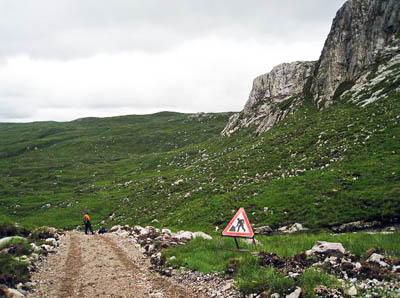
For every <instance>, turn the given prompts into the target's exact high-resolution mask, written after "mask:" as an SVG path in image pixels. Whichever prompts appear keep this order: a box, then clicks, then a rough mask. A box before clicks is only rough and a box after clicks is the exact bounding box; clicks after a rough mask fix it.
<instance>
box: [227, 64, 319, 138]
mask: <svg viewBox="0 0 400 298" xmlns="http://www.w3.org/2000/svg"><path fill="white" fill-rule="evenodd" d="M314 65H315V62H293V63H283V64H280V65H278V66H275V67H274V68H273V69H272V71H271V72H270V73H266V74H263V75H261V76H259V77H257V78H255V79H254V81H253V88H252V90H251V92H250V95H249V99H248V100H247V103H246V105H245V107H244V109H243V111H242V112H241V113H237V114H234V115H232V117H231V118H230V119H229V123H228V125H227V126H226V127H225V129H224V130H223V132H222V134H224V135H231V134H232V133H234V132H235V131H236V130H238V129H239V128H241V127H248V126H250V125H256V126H257V132H258V133H262V132H264V131H266V130H268V129H270V128H271V127H272V126H273V125H274V124H275V123H277V122H279V121H280V120H282V119H283V118H285V117H286V115H287V114H289V113H290V112H291V111H293V110H294V109H295V107H296V105H297V104H298V103H299V102H301V98H302V93H303V88H304V86H305V85H306V82H307V80H309V79H310V78H311V74H312V73H313V70H314Z"/></svg>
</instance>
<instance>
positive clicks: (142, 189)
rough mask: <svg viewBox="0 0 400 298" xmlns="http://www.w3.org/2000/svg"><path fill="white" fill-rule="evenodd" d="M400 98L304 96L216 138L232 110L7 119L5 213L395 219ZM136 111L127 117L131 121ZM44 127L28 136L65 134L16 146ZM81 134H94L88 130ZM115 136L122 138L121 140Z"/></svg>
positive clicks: (202, 221)
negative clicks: (293, 105) (136, 128)
mask: <svg viewBox="0 0 400 298" xmlns="http://www.w3.org/2000/svg"><path fill="white" fill-rule="evenodd" d="M399 99H400V96H399V94H395V95H392V96H391V97H390V98H387V99H382V100H379V101H377V102H374V103H371V104H369V105H367V106H365V107H364V108H360V107H359V106H357V105H356V104H354V103H341V104H336V105H333V106H330V107H329V108H327V109H326V110H324V111H322V112H321V111H319V110H318V109H316V108H315V107H314V105H313V104H311V103H309V104H306V105H303V107H302V108H301V110H299V111H298V112H297V113H295V114H293V115H290V116H289V117H288V118H287V119H286V120H284V121H283V122H281V123H279V124H277V125H276V126H274V127H273V128H272V129H271V130H270V131H269V132H268V133H266V134H264V135H262V136H261V137H256V135H255V131H254V130H253V129H251V128H249V129H247V130H245V131H240V132H239V133H236V134H234V135H233V136H231V137H229V138H226V137H221V136H220V135H219V129H221V128H222V127H223V126H224V124H225V123H226V120H227V118H228V116H229V115H204V116H200V118H194V117H193V116H190V115H182V114H170V115H167V116H166V115H152V116H146V117H147V118H146V119H147V120H146V121H150V123H151V122H152V123H158V124H157V125H155V124H154V126H153V127H152V126H151V125H150V124H149V123H148V122H146V121H144V122H143V123H141V124H140V127H141V133H140V134H139V133H138V134H132V135H128V132H130V131H132V130H133V129H132V128H131V127H130V125H128V124H126V123H125V121H122V120H121V119H120V118H108V119H92V120H90V121H87V122H86V123H84V125H83V124H82V122H73V123H57V124H55V123H50V124H48V123H42V124H38V123H33V124H13V125H11V126H12V127H11V128H12V129H11V128H10V126H9V125H8V126H9V129H8V130H2V138H1V140H7V141H6V142H4V141H1V143H0V148H1V151H2V152H3V155H7V156H9V157H2V158H1V160H0V164H1V170H0V171H1V182H0V184H1V192H0V194H1V199H0V204H1V213H2V214H3V215H6V216H8V217H11V219H13V220H16V221H20V222H26V223H33V224H40V225H44V224H46V225H54V226H57V227H73V226H76V225H77V224H80V217H81V213H82V212H83V211H84V210H89V211H91V213H92V214H93V221H94V223H96V224H97V226H98V225H99V222H101V221H104V223H103V224H102V225H113V224H117V223H118V224H123V223H129V224H131V225H132V224H143V225H145V224H149V223H151V222H152V221H153V220H154V219H157V220H158V221H159V225H160V226H168V227H172V228H174V229H180V228H186V229H189V228H190V229H192V230H193V229H196V228H198V229H202V230H205V231H212V230H214V227H215V225H220V226H221V227H222V226H223V225H224V224H225V223H226V222H227V221H228V220H229V219H230V217H231V216H232V212H233V211H235V210H236V209H237V208H239V207H245V208H246V211H247V213H248V215H249V217H250V221H251V222H252V224H253V225H257V226H259V225H264V224H269V225H271V226H273V227H279V226H282V225H285V224H289V223H293V222H301V223H303V224H305V225H306V226H308V227H310V228H326V227H331V226H335V225H339V224H342V223H345V222H350V221H354V220H365V221H372V220H379V221H383V222H386V223H389V222H398V220H399V219H398V214H399V212H400V210H399V206H400V204H399V198H400V196H399V195H400V187H399V185H400V182H399V179H398V177H399V174H398V173H399V170H400V169H399V165H400V162H399V161H400V160H399V154H398V153H399V152H400V145H399V142H398V139H397V138H398V136H400V128H399V122H400V118H399V114H400V113H399V111H400V101H399ZM333 111H334V113H333ZM355 115H356V116H355ZM135 117H136V116H132V117H131V118H129V117H127V118H126V119H125V120H126V121H128V122H132V123H136V121H137V120H136V119H135ZM140 117H142V116H140ZM140 117H139V118H140ZM133 120H135V121H133ZM84 122H85V121H84ZM104 123H107V125H111V126H113V129H114V132H113V133H112V134H111V133H108V134H109V135H108V136H105V135H106V134H107V133H106V131H107V130H104V129H101V130H102V131H104V133H103V134H104V135H97V133H99V132H98V129H99V128H98V127H101V125H104ZM168 123H173V126H174V129H173V132H171V135H170V136H169V139H167V140H166V139H165V138H160V139H157V138H156V137H155V139H154V142H151V143H146V140H147V139H148V137H147V136H148V135H153V136H157V134H160V135H162V134H163V132H164V133H165V130H166V125H168ZM38 125H39V126H40V125H42V126H51V127H52V128H53V126H56V127H57V128H58V129H59V130H60V131H64V133H60V134H54V135H48V136H46V137H43V138H40V136H42V135H41V134H33V133H31V134H30V136H31V138H32V139H31V140H28V136H27V135H25V137H24V138H25V142H28V143H29V144H32V146H33V144H38V143H39V142H44V143H46V142H48V143H51V140H55V139H57V140H62V139H63V141H60V142H58V143H55V144H53V145H49V146H44V147H42V148H41V149H38V150H26V151H24V152H22V153H20V154H19V155H13V154H11V153H12V152H15V151H13V150H15V148H14V147H15V143H17V141H16V140H15V138H16V139H17V140H20V138H22V137H21V135H22V133H18V134H17V133H16V132H17V131H18V130H19V129H21V131H25V132H28V131H37V130H38V128H37V127H38ZM82 125H83V127H84V128H82ZM171 125H172V124H171ZM5 126H7V125H5ZM71 126H72V127H79V128H80V129H77V128H75V130H74V129H71ZM67 128H69V130H68V129H67ZM66 130H67V132H65V131H66ZM85 130H86V131H91V132H96V133H95V134H92V135H90V136H87V135H86V136H85V135H82V132H83V131H85ZM185 132H186V133H185ZM189 132H190V133H189ZM182 135H185V138H182V137H181V136H182ZM67 136H68V137H67ZM104 136H105V137H106V139H103V138H102V137H104ZM107 138H110V139H107ZM114 139H115V140H121V141H118V142H116V144H115V148H113V147H111V143H112V141H111V140H114ZM178 139H179V140H181V141H178ZM185 139H186V141H185V142H186V143H185V144H182V145H181V146H178V148H176V149H175V146H177V145H179V142H184V140H185ZM102 140H104V144H103V143H102ZM106 140H108V141H106ZM171 142H173V144H174V145H173V146H172V145H171V144H170V143H171ZM10 144H14V145H10ZM134 144H139V145H138V147H135V145H134ZM155 144H157V145H155ZM141 146H142V147H141ZM146 146H147V147H146ZM171 147H172V149H170V148H171ZM139 148H143V150H142V151H140V149H139ZM145 148H148V151H146V150H145ZM162 148H164V149H162ZM264 207H269V211H268V212H267V213H265V212H264ZM110 214H113V216H111V217H109V215H110Z"/></svg>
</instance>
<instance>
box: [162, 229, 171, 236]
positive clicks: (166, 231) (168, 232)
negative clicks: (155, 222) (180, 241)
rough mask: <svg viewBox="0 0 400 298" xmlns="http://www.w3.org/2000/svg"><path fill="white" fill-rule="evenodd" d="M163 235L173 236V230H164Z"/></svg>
mask: <svg viewBox="0 0 400 298" xmlns="http://www.w3.org/2000/svg"><path fill="white" fill-rule="evenodd" d="M161 233H163V234H169V235H171V234H172V232H171V230H169V229H162V230H161Z"/></svg>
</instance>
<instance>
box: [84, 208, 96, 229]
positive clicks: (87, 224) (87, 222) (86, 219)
mask: <svg viewBox="0 0 400 298" xmlns="http://www.w3.org/2000/svg"><path fill="white" fill-rule="evenodd" d="M83 223H84V224H85V234H86V235H87V233H88V230H90V232H92V234H93V235H94V232H93V229H92V224H91V223H90V216H89V212H86V213H85V215H84V216H83Z"/></svg>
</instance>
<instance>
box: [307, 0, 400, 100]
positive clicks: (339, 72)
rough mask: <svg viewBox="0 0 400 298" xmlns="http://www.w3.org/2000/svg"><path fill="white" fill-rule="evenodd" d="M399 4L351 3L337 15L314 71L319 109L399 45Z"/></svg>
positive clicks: (389, 0) (383, 0) (387, 0)
mask: <svg viewBox="0 0 400 298" xmlns="http://www.w3.org/2000/svg"><path fill="white" fill-rule="evenodd" d="M399 36H400V1H399V0H350V1H347V2H346V3H345V4H344V6H343V7H342V8H341V9H340V10H339V11H338V12H337V15H336V17H335V19H334V20H333V24H332V28H331V31H330V33H329V35H328V38H327V40H326V42H325V45H324V48H323V50H322V54H321V57H320V59H319V61H318V63H317V67H316V69H315V76H314V79H313V84H312V89H311V92H312V94H313V97H314V100H315V101H316V102H317V104H318V106H319V107H326V106H328V105H329V104H331V103H332V102H333V101H334V100H335V98H334V94H335V91H336V90H337V88H338V87H339V86H340V85H341V84H342V83H344V82H353V81H354V80H356V79H357V78H358V77H359V76H360V74H361V73H362V72H364V71H366V70H367V69H368V68H369V67H370V66H371V65H373V64H375V63H376V62H379V59H380V58H381V57H382V55H383V54H384V53H385V52H386V49H387V48H388V47H391V46H396V45H398V44H399Z"/></svg>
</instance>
